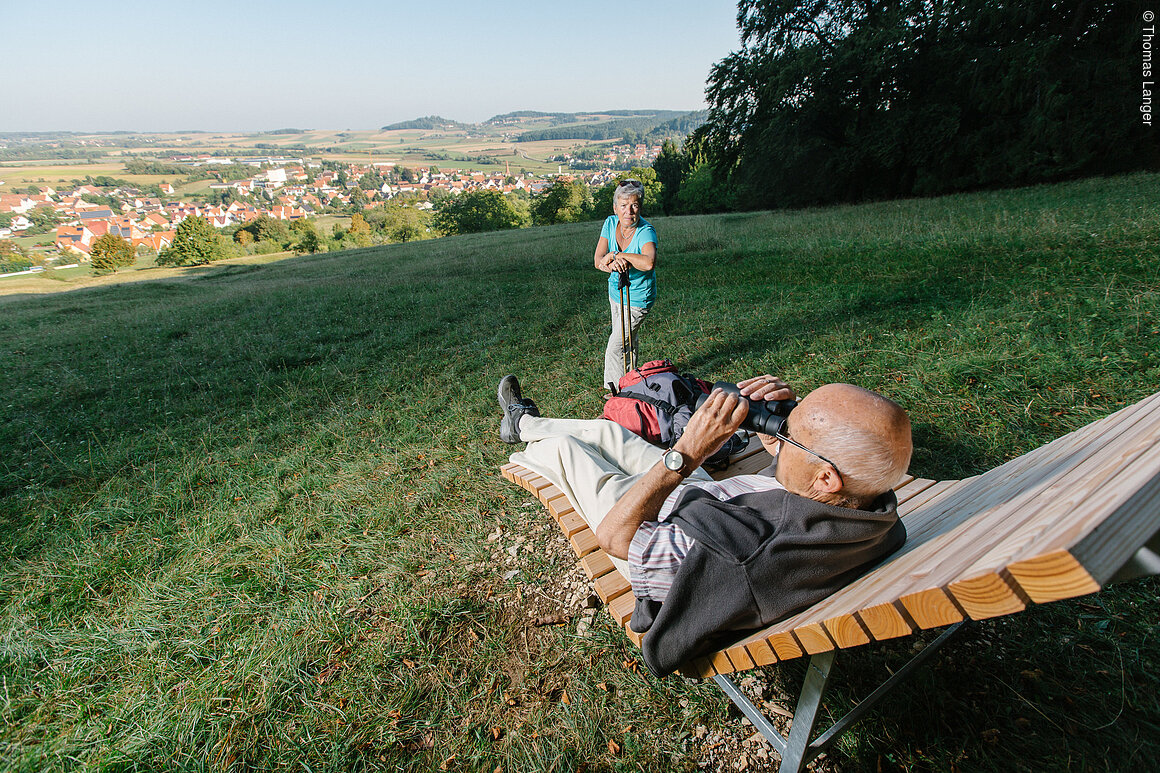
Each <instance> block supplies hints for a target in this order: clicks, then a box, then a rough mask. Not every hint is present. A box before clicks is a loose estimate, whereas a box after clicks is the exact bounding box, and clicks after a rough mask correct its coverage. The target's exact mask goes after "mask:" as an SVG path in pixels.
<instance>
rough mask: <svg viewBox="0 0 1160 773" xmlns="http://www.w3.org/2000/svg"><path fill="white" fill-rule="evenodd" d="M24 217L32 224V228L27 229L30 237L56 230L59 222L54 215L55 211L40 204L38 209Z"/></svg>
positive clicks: (35, 208) (46, 205)
mask: <svg viewBox="0 0 1160 773" xmlns="http://www.w3.org/2000/svg"><path fill="white" fill-rule="evenodd" d="M25 217H26V218H28V222H30V223H32V226H31V227H30V228H29V229H28V233H29V234H30V235H31V234H42V233H48V232H49V231H50V230H52V229H53V228H56V226H57V224H59V223H60V220H61V218H60V217H59V216H58V215H57V214H56V210H54V209H53V208H52V206H51V205H49V204H41V205H40V206H38V207H34V208H33V209H32V210H31V211H30V212H29V213H28V214H26V215H25Z"/></svg>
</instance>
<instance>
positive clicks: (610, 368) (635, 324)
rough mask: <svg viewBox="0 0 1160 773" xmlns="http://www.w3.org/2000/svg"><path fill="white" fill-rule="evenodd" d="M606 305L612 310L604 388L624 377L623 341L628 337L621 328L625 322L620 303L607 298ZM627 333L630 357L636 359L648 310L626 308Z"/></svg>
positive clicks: (606, 349) (605, 361) (605, 362)
mask: <svg viewBox="0 0 1160 773" xmlns="http://www.w3.org/2000/svg"><path fill="white" fill-rule="evenodd" d="M608 304H609V306H611V308H612V334H611V335H609V336H608V346H607V347H606V348H605V349H604V386H608V384H610V383H612V384H615V383H617V382H618V381H620V377H621V376H623V375H624V373H625V371H624V339H625V338H627V337H628V336H627V335H626V332H625V330H624V328H623V324H624V322H625V320H622V319H621V309H620V301H618V300H616V299H615V298H611V297H610V298H609V299H608ZM627 316H628V320H627V323H628V331H631V333H632V356H633V357H634V358H635V357H636V350H637V344H639V343H640V334H639V332H638V331H639V329H640V326H641V325H642V324H644V318H645V317H647V316H648V309H643V308H641V307H639V306H629V307H628V315H627Z"/></svg>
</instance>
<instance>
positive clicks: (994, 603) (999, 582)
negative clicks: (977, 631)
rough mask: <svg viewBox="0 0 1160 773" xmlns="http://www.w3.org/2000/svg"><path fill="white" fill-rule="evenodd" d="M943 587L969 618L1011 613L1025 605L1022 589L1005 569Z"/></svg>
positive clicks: (1024, 607)
mask: <svg viewBox="0 0 1160 773" xmlns="http://www.w3.org/2000/svg"><path fill="white" fill-rule="evenodd" d="M947 590H948V591H949V592H950V594H951V595H952V596H953V597H954V599H955V601H957V602H958V604H959V606H960V607H962V608H963V610H964V611H966V613H967V614H968V615H969V616H970V617H971V619H972V620H985V619H987V618H989V617H999V616H1001V615H1013V614H1015V613H1016V612H1022V611H1023V610H1024V609H1026V608H1027V596H1026V593H1025V592H1024V591H1023V590H1022V589H1021V588H1020V587H1019V585H1018V583H1017V582H1012V581H1010V580H1009V579H1008V578H1007V576H1006V570H1004V571H1003V572H1001V573H999V572H996V573H994V574H985V575H982V576H981V577H976V578H974V579H971V580H959V581H956V582H952V583H951V584H950V586H949V587H948V588H947Z"/></svg>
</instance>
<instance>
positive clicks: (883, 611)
mask: <svg viewBox="0 0 1160 773" xmlns="http://www.w3.org/2000/svg"><path fill="white" fill-rule="evenodd" d="M855 614H856V615H857V616H858V618H859V619H861V621H862V624H863V625H864V626H865V627H866V630H867V631H869V632H870V635H871V636H872V637H873V638H874V639H875V640H877V641H882V640H883V639H894V638H897V637H899V636H909V635H910V634H912V633H914V630H915V626H913V625H911V623H910V622H908V621H907V620H906V617H905V616H904V615H903V614H902V612H900V611H899V609H898V607H896V606H895V605H894V604H875V605H874V606H871V607H867V608H866V609H861V610H859V611H858V612H856V613H855Z"/></svg>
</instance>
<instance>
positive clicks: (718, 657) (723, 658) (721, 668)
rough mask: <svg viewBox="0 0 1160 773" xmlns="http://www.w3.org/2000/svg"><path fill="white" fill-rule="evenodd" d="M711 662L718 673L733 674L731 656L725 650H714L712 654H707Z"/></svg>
mask: <svg viewBox="0 0 1160 773" xmlns="http://www.w3.org/2000/svg"><path fill="white" fill-rule="evenodd" d="M706 657H708V658H709V662H710V663H711V664H712V665H713V670H714V671H716V672H717V673H718V674H732V673H733V670H734V669H733V663H732V661H730V660H729V656H728V655H726V654H725V652H724V651H721V652H714V653H713V654H712V655H707V656H706Z"/></svg>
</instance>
